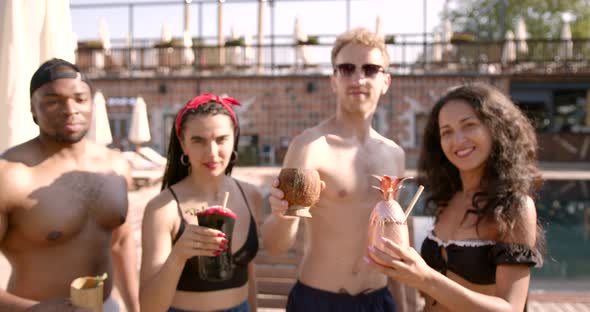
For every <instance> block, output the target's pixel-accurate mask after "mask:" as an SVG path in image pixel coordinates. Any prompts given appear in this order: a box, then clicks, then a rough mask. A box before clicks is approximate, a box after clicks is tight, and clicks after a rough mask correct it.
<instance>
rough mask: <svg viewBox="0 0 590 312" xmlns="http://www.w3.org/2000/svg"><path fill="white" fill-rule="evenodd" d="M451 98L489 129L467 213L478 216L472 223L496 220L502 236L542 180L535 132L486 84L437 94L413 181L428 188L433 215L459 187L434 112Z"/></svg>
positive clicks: (438, 111) (437, 111)
mask: <svg viewBox="0 0 590 312" xmlns="http://www.w3.org/2000/svg"><path fill="white" fill-rule="evenodd" d="M451 100H463V101H465V102H467V103H469V105H471V107H473V109H474V110H475V112H476V114H477V116H478V118H479V119H480V120H481V121H482V123H483V124H484V125H485V126H486V127H487V128H488V129H489V131H490V133H491V138H492V150H491V154H490V156H489V158H488V160H487V162H486V165H485V169H484V173H483V176H482V178H481V181H480V191H478V192H477V193H475V195H474V196H473V198H472V206H473V208H474V209H473V210H470V212H475V213H476V215H477V222H476V226H477V225H479V224H480V222H481V221H483V220H488V221H493V222H496V223H497V224H498V229H499V233H500V235H501V237H504V235H505V234H508V232H509V229H512V228H513V227H514V225H515V224H516V223H517V222H518V221H519V220H520V215H521V214H520V209H523V207H524V206H525V205H526V204H525V203H526V198H527V196H531V197H534V196H535V195H536V193H537V191H538V189H539V187H540V184H541V183H540V182H541V179H540V174H539V171H538V169H537V166H536V165H537V139H536V135H535V130H534V128H533V126H532V125H531V123H530V121H529V120H528V119H527V117H525V115H524V114H523V113H522V112H521V111H520V110H519V109H518V107H517V106H516V105H514V103H513V102H512V101H511V100H510V99H509V98H508V97H507V96H505V95H504V94H503V93H502V92H501V91H500V90H498V89H496V88H495V87H492V86H490V85H488V84H485V83H471V84H466V85H462V86H459V87H457V88H453V89H451V90H450V91H449V92H448V93H446V94H445V95H444V96H442V97H441V98H440V99H439V100H438V101H437V102H436V104H434V107H433V108H432V111H431V113H430V116H429V119H428V123H427V124H426V129H425V132H424V140H423V146H422V150H421V153H420V159H419V161H418V172H419V174H418V179H419V181H420V183H421V184H423V185H424V186H425V188H426V189H427V190H428V191H429V195H428V198H427V203H428V204H429V205H428V206H429V208H430V209H432V208H434V215H435V217H436V218H438V216H439V215H440V213H441V212H442V210H444V208H445V207H447V205H448V202H449V200H450V199H451V198H452V197H453V195H454V194H456V193H457V192H460V191H461V190H462V183H461V179H460V176H459V170H458V169H457V168H456V167H455V166H454V165H453V164H452V163H451V162H450V161H449V160H448V159H447V157H446V156H445V154H444V153H443V150H442V147H441V144H440V142H441V138H440V133H439V130H440V129H439V124H438V118H439V113H440V111H441V109H442V107H443V106H444V105H445V104H446V103H448V102H449V101H451ZM538 238H539V236H538Z"/></svg>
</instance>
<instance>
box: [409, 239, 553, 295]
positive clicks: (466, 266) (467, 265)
mask: <svg viewBox="0 0 590 312" xmlns="http://www.w3.org/2000/svg"><path fill="white" fill-rule="evenodd" d="M443 248H444V249H445V251H446V254H447V260H446V261H445V258H443V254H442V252H443V250H442V249H443ZM420 253H421V254H422V258H424V261H426V263H427V264H428V265H429V266H430V267H432V268H433V269H435V270H437V271H439V272H440V273H442V274H444V275H446V273H447V270H448V271H452V272H453V273H455V274H457V275H459V276H461V277H462V278H464V279H466V280H467V281H469V282H471V283H474V284H480V285H489V284H495V283H496V266H498V265H502V264H518V265H526V266H529V267H531V266H536V265H537V264H539V265H540V264H541V263H542V259H541V258H540V256H539V254H538V253H537V252H535V251H533V250H531V248H529V247H527V246H525V245H519V244H509V243H502V242H497V241H486V240H460V241H457V240H450V241H447V242H443V241H442V240H441V239H439V238H438V237H436V235H435V234H434V231H430V232H429V233H428V235H427V237H426V239H424V242H423V243H422V248H421V251H420Z"/></svg>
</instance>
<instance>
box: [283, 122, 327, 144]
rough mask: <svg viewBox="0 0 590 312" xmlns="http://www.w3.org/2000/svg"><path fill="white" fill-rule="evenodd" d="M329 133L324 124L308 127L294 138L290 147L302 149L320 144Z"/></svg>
mask: <svg viewBox="0 0 590 312" xmlns="http://www.w3.org/2000/svg"><path fill="white" fill-rule="evenodd" d="M327 134H328V133H327V132H326V130H325V129H324V127H323V126H322V124H320V125H317V126H315V127H312V128H307V129H305V130H303V131H302V132H301V133H300V134H298V135H296V136H295V137H294V138H293V140H292V141H291V144H289V148H292V147H293V148H298V149H301V148H309V147H313V145H314V144H318V143H320V142H321V141H323V140H324V139H325V136H326V135H327Z"/></svg>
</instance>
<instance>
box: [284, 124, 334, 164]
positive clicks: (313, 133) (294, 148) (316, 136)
mask: <svg viewBox="0 0 590 312" xmlns="http://www.w3.org/2000/svg"><path fill="white" fill-rule="evenodd" d="M326 135H328V133H327V132H326V130H325V129H324V127H323V126H322V124H320V125H318V126H315V127H312V128H308V129H305V130H304V131H303V132H301V133H300V134H298V135H297V136H295V137H294V138H293V139H292V140H291V143H290V144H289V149H288V150H287V154H286V155H285V159H284V161H283V167H298V168H315V167H317V166H316V164H314V157H313V155H315V154H316V153H317V152H319V151H318V150H320V149H321V148H322V147H323V146H325V142H326Z"/></svg>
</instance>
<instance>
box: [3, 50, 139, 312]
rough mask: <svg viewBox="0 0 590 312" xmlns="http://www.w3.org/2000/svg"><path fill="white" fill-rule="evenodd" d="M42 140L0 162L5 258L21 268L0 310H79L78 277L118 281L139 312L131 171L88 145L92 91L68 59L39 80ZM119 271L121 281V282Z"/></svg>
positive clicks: (116, 156)
mask: <svg viewBox="0 0 590 312" xmlns="http://www.w3.org/2000/svg"><path fill="white" fill-rule="evenodd" d="M30 92H31V113H32V116H33V120H34V121H35V123H36V124H37V125H38V126H39V136H38V137H36V138H34V139H32V140H30V141H28V142H25V143H23V144H20V145H17V146H15V147H12V148H10V149H8V150H7V151H5V152H4V153H3V154H2V155H1V156H0V251H1V252H2V253H3V254H4V255H5V256H6V258H7V259H8V261H9V262H10V264H11V266H12V274H11V276H10V279H9V282H8V287H7V290H6V291H4V290H0V311H23V310H26V309H29V310H27V311H77V310H76V309H75V308H73V307H72V305H71V303H70V302H69V301H68V300H67V298H68V297H69V292H70V283H71V281H73V280H74V279H76V278H77V277H81V276H96V275H102V274H103V273H105V272H106V273H108V276H109V278H108V279H107V280H106V281H105V283H104V299H105V305H104V311H112V310H116V307H113V304H112V303H113V302H112V299H111V298H110V294H111V290H112V287H113V276H114V277H115V278H116V280H117V285H118V286H119V289H120V291H121V294H122V297H123V299H124V301H125V304H126V307H127V310H128V311H133V312H135V311H139V304H138V278H137V270H136V268H137V267H136V249H135V242H134V239H133V236H132V232H131V227H130V225H129V222H125V220H126V218H127V213H128V212H127V208H128V203H127V185H128V183H129V180H130V168H129V165H128V163H127V161H126V160H125V158H124V157H123V156H122V155H121V154H120V153H118V152H115V151H113V150H109V149H107V148H105V147H104V146H100V145H97V144H95V143H93V142H90V141H88V140H86V138H85V135H86V132H87V131H88V127H89V124H90V120H91V116H92V93H93V92H92V89H91V86H90V84H89V83H88V81H87V80H86V79H85V78H84V76H83V75H82V74H81V73H80V71H79V70H78V68H77V67H76V66H75V65H73V64H71V63H69V62H66V61H64V60H60V59H52V60H50V61H47V62H45V63H44V64H42V65H41V66H40V67H39V69H37V71H36V72H35V74H34V75H33V77H32V79H31V89H30ZM113 269H114V271H115V272H114V274H113Z"/></svg>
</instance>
